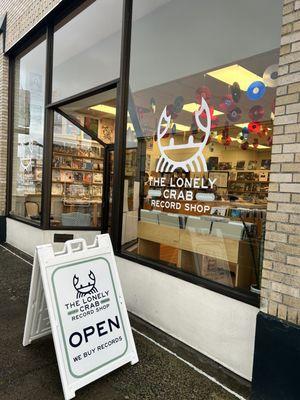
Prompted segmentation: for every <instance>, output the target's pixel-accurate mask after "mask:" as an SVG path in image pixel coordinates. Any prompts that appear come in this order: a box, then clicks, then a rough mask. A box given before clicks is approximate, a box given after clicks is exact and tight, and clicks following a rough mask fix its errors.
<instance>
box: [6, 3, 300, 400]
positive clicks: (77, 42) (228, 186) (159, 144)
mask: <svg viewBox="0 0 300 400" xmlns="http://www.w3.org/2000/svg"><path fill="white" fill-rule="evenodd" d="M187 5H188V6H187ZM0 16H3V22H2V27H1V26H0V29H1V31H0V32H2V33H1V36H0V39H1V40H0V49H1V52H0V166H1V168H0V213H1V215H2V216H3V217H2V218H1V225H2V228H1V229H2V231H4V226H5V227H6V241H7V242H8V243H9V244H11V245H13V246H15V247H17V248H19V249H21V250H23V251H25V252H27V253H30V254H33V251H34V247H35V246H36V245H37V244H41V243H48V242H51V243H53V244H54V246H55V248H57V249H60V248H61V246H62V245H63V242H64V241H66V240H68V239H70V238H73V237H84V238H86V240H87V241H89V242H91V241H92V240H93V237H94V236H95V234H96V233H98V232H99V231H101V232H109V233H110V234H111V237H112V241H113V245H114V249H115V253H116V255H117V260H118V267H119V273H120V276H121V279H122V284H123V287H124V292H125V295H126V301H127V305H128V308H129V310H130V311H131V312H133V313H135V314H136V315H138V316H140V317H141V318H143V319H144V320H146V321H148V322H150V323H152V324H153V325H155V326H157V327H158V328H160V329H162V330H163V331H165V332H167V333H169V334H171V335H173V336H174V337H176V338H178V339H180V340H182V341H183V342H185V343H186V344H188V345H189V346H191V347H193V348H194V349H196V350H197V351H199V352H201V353H203V354H205V355H207V356H208V357H210V358H212V359H214V360H215V361H217V362H219V363H220V364H222V365H223V366H225V367H226V368H228V369H230V370H231V371H233V372H235V373H236V374H238V375H240V376H242V377H243V378H245V379H247V380H249V381H251V380H252V377H253V399H259V398H265V399H272V400H273V399H275V398H283V397H274V396H279V394H280V395H282V394H285V395H287V397H286V398H291V399H293V398H296V397H293V396H295V393H296V392H295V391H294V392H293V390H295V385H294V384H293V383H294V378H295V379H296V377H295V371H294V369H295V370H296V368H292V371H291V370H289V369H288V368H287V367H286V363H287V364H288V359H285V357H288V355H290V354H293V357H294V361H295V362H296V360H297V359H298V358H299V352H298V353H297V350H296V348H297V345H296V343H297V340H299V339H298V338H299V333H298V329H299V328H298V326H299V325H300V319H299V318H300V316H299V311H300V303H299V302H300V300H299V299H300V272H299V271H300V262H299V255H300V246H299V243H300V241H299V236H300V183H299V182H300V133H299V127H300V123H299V118H300V106H299V93H300V90H299V88H300V50H299V49H300V2H299V1H298V0H284V1H283V2H282V1H281V0H251V1H249V0H243V1H240V2H235V1H233V0H226V1H224V0H223V1H221V0H213V1H210V2H207V1H206V0H202V1H200V2H199V1H194V0H189V2H188V3H184V2H181V1H179V0H172V1H166V0H157V1H154V2H151V3H149V2H147V1H137V0H133V1H132V0H124V1H122V0H114V1H100V0H96V1H77V0H76V1H73V2H68V1H64V0H61V1H57V0H56V1H45V0H41V1H33V0H31V1H24V2H21V3H20V2H19V1H16V0H13V1H6V0H4V1H2V3H1V4H0ZM0 21H1V19H0ZM212 21H215V22H212ZM256 321H257V323H256ZM283 327H284V329H283ZM278 332H279V333H278ZM255 338H256V339H255ZM291 338H293V339H291ZM266 342H267V343H268V344H269V346H268V345H267V344H266ZM277 343H278V344H279V343H280V346H276V344H277ZM274 348H278V352H276V351H274ZM297 357H298V358H297ZM253 358H254V367H253ZM279 364H280V365H282V368H281V367H280V368H278V365H279ZM266 366H267V368H269V370H270V376H266V375H265V374H264V373H262V372H263V371H264V368H266ZM274 366H276V370H273V368H274ZM271 372H272V373H271ZM274 375H276V376H278V379H277V380H276V384H275V383H274V382H273V378H272V376H273V377H274ZM268 382H270V384H268ZM259 396H260V397H259ZM263 396H264V397H263ZM288 396H290V397H288Z"/></svg>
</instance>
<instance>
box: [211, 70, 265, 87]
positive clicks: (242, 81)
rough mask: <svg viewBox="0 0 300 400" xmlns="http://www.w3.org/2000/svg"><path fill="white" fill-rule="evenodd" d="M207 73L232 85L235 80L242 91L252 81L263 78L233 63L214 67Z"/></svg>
mask: <svg viewBox="0 0 300 400" xmlns="http://www.w3.org/2000/svg"><path fill="white" fill-rule="evenodd" d="M207 75H209V76H211V77H212V78H215V79H218V80H219V81H222V82H225V83H227V84H228V85H232V84H233V83H234V82H237V83H238V84H239V85H240V88H241V89H242V90H243V91H246V90H247V89H248V87H249V85H250V84H251V83H252V82H254V81H261V82H263V78H262V77H261V76H258V75H256V74H254V73H253V72H251V71H249V70H248V69H246V68H244V67H242V66H241V65H238V64H234V65H229V66H228V67H224V68H220V69H216V70H215V71H211V72H207Z"/></svg>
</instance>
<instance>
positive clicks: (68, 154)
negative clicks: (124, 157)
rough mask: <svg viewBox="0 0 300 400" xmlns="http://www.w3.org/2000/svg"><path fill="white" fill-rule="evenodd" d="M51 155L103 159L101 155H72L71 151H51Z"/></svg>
mask: <svg viewBox="0 0 300 400" xmlns="http://www.w3.org/2000/svg"><path fill="white" fill-rule="evenodd" d="M53 155H56V156H64V157H65V156H66V157H73V158H84V159H92V160H99V161H103V158H101V157H94V156H80V155H74V154H71V153H60V152H58V151H53Z"/></svg>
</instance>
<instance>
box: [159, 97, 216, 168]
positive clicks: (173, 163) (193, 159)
mask: <svg viewBox="0 0 300 400" xmlns="http://www.w3.org/2000/svg"><path fill="white" fill-rule="evenodd" d="M203 113H205V116H206V121H207V122H206V126H204V125H203V124H202V122H201V120H200V116H201V117H202V115H203ZM163 120H165V121H166V122H167V124H166V126H164V129H163V130H161V127H162V123H163ZM195 121H196V124H197V126H198V128H199V129H200V130H201V131H203V132H204V133H205V135H204V139H203V141H202V142H200V143H195V142H194V136H193V135H192V134H190V136H189V138H188V142H187V143H185V144H175V140H174V137H171V138H170V141H169V144H167V145H166V146H163V145H162V142H161V140H162V139H163V138H164V136H165V135H166V133H167V131H168V129H169V127H170V122H171V115H169V116H168V115H167V107H165V108H164V110H163V112H162V113H161V116H160V119H159V123H158V127H157V143H158V148H159V151H160V154H161V156H160V158H159V160H158V163H157V166H156V172H174V171H175V170H176V169H177V168H182V169H183V170H184V171H185V172H188V171H189V170H190V171H191V172H201V171H203V172H207V165H206V161H205V158H204V156H203V154H202V152H203V149H204V147H205V145H206V143H207V141H208V139H209V135H210V128H211V115H210V111H209V107H208V105H207V103H206V101H205V100H204V98H203V97H202V99H201V107H200V109H199V110H198V111H195ZM174 150H175V151H174ZM187 153H189V156H187V155H186V154H187ZM201 164H202V167H201Z"/></svg>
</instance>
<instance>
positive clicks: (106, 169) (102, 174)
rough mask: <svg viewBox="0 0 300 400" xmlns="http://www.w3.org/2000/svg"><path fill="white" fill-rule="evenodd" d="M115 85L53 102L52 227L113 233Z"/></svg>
mask: <svg viewBox="0 0 300 400" xmlns="http://www.w3.org/2000/svg"><path fill="white" fill-rule="evenodd" d="M116 113H117V112H116V88H113V89H109V90H106V91H101V92H100V93H99V92H98V93H96V94H92V95H91V94H89V95H87V96H83V95H79V96H77V97H73V98H72V99H70V100H66V101H64V102H62V103H59V104H57V105H55V106H54V137H53V156H52V191H51V225H52V226H62V227H71V226H77V227H78V228H81V229H82V228H90V229H91V228H92V229H95V228H96V229H97V228H98V229H99V230H101V232H110V228H111V215H112V210H111V207H112V191H113V189H112V178H113V172H114V170H113V168H114V163H113V160H114V143H115V125H116Z"/></svg>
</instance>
